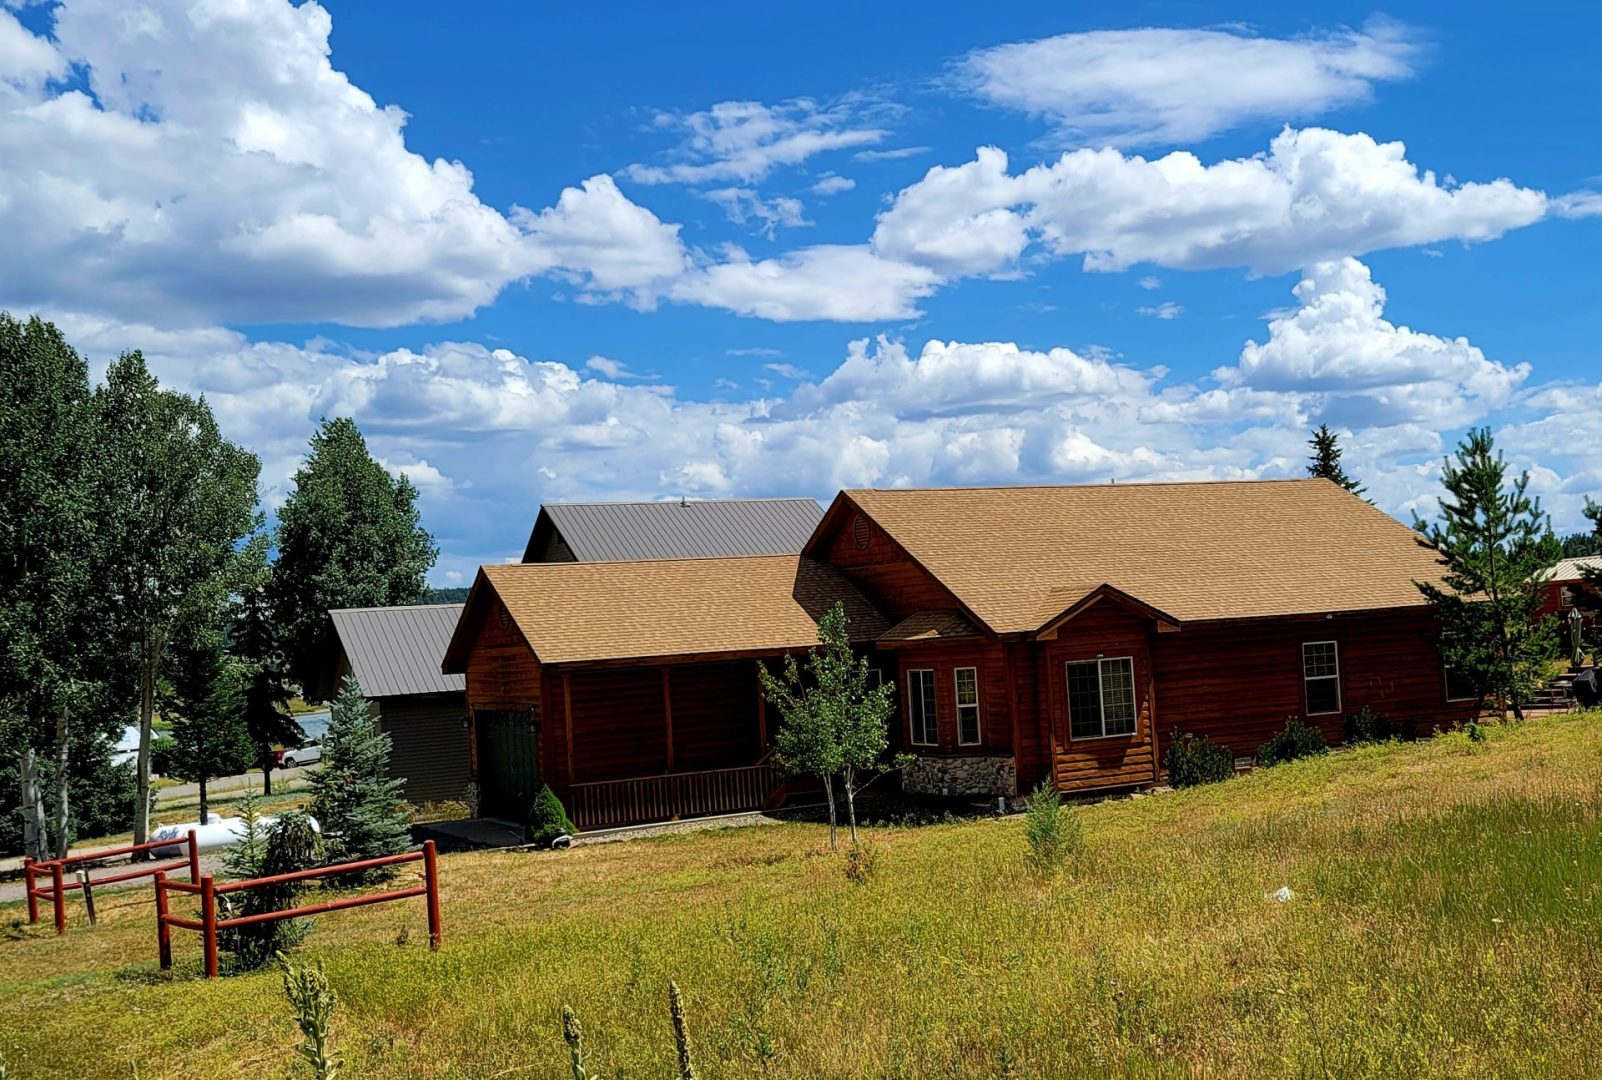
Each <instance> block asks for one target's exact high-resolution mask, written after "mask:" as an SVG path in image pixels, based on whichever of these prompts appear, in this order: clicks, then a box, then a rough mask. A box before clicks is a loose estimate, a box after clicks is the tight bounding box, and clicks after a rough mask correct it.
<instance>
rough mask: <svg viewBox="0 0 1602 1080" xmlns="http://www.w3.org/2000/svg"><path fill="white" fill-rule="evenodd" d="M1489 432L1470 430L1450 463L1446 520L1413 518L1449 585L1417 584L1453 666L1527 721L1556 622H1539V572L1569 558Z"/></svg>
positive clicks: (1525, 481) (1525, 479)
mask: <svg viewBox="0 0 1602 1080" xmlns="http://www.w3.org/2000/svg"><path fill="white" fill-rule="evenodd" d="M1507 473H1508V470H1507V462H1506V461H1505V460H1504V459H1503V457H1502V454H1501V453H1500V452H1498V451H1497V450H1496V449H1495V446H1494V444H1493V442H1492V439H1491V432H1490V429H1489V428H1480V429H1476V430H1474V431H1470V432H1469V433H1468V435H1467V436H1466V437H1465V438H1464V440H1463V441H1462V442H1460V443H1459V444H1458V447H1457V453H1456V454H1455V455H1453V457H1452V458H1449V459H1447V461H1446V463H1445V465H1444V467H1443V469H1442V471H1441V481H1442V483H1443V484H1444V485H1445V487H1446V495H1445V496H1444V497H1443V498H1442V499H1441V500H1440V505H1441V517H1440V520H1439V521H1437V522H1427V521H1424V520H1423V519H1422V518H1417V517H1415V519H1414V527H1415V528H1416V529H1417V530H1418V531H1419V534H1420V535H1419V543H1420V544H1422V545H1424V546H1425V547H1427V548H1430V549H1432V550H1433V551H1434V552H1435V553H1436V556H1437V561H1438V562H1439V563H1440V565H1441V567H1442V568H1443V571H1444V572H1443V575H1442V576H1443V580H1444V586H1445V587H1444V588H1443V587H1442V586H1440V585H1436V584H1434V583H1432V582H1419V583H1417V584H1418V588H1419V590H1420V591H1421V592H1422V593H1423V594H1424V596H1425V597H1426V598H1427V599H1428V600H1429V601H1430V603H1431V604H1432V605H1433V606H1434V608H1435V612H1436V615H1437V616H1438V617H1439V619H1440V623H1441V652H1442V655H1443V657H1444V659H1445V661H1446V663H1447V664H1448V665H1449V666H1450V667H1451V668H1452V669H1453V670H1454V671H1455V672H1456V673H1457V674H1458V675H1459V676H1460V677H1462V678H1464V679H1466V680H1467V681H1468V682H1469V683H1470V685H1472V686H1474V687H1475V688H1476V690H1477V692H1478V693H1479V694H1480V696H1481V699H1482V700H1483V699H1484V698H1485V697H1487V696H1491V697H1495V698H1496V699H1497V700H1498V701H1499V702H1506V703H1507V704H1508V705H1509V706H1511V708H1512V710H1513V715H1514V716H1515V717H1517V718H1519V719H1523V717H1524V710H1523V706H1524V703H1525V702H1527V701H1529V700H1530V698H1531V696H1532V695H1533V693H1534V691H1535V690H1536V688H1537V687H1539V686H1540V684H1541V682H1542V681H1543V679H1544V678H1545V673H1546V663H1547V661H1548V660H1549V659H1550V658H1551V657H1552V654H1553V650H1554V648H1555V643H1556V634H1555V626H1554V624H1553V620H1552V619H1551V618H1550V617H1547V618H1544V619H1537V618H1536V617H1535V616H1536V612H1537V611H1538V610H1539V609H1540V606H1541V572H1542V571H1543V570H1545V569H1547V568H1548V567H1549V566H1551V565H1552V564H1553V563H1554V562H1556V561H1557V560H1558V559H1559V558H1560V557H1561V555H1562V547H1561V545H1560V544H1559V543H1558V541H1557V539H1556V538H1555V537H1554V536H1553V535H1552V530H1551V525H1550V523H1549V522H1548V520H1547V517H1546V515H1545V514H1544V513H1542V512H1541V503H1540V500H1539V499H1537V498H1535V497H1533V496H1531V495H1530V494H1529V492H1528V490H1527V489H1528V487H1529V480H1530V478H1529V474H1528V473H1523V474H1520V475H1519V476H1518V477H1517V478H1516V479H1513V480H1512V481H1511V482H1510V481H1509V479H1508V474H1507Z"/></svg>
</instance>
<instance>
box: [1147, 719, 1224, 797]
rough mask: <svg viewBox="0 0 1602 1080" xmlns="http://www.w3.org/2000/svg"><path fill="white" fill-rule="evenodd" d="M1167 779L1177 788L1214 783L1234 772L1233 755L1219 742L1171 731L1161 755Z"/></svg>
mask: <svg viewBox="0 0 1602 1080" xmlns="http://www.w3.org/2000/svg"><path fill="white" fill-rule="evenodd" d="M1163 767H1164V768H1165V769H1167V770H1168V782H1169V783H1170V784H1172V785H1173V786H1174V787H1176V788H1187V787H1195V786H1196V785H1197V784H1216V783H1218V782H1219V781H1220V780H1228V779H1229V778H1230V777H1232V776H1234V775H1235V755H1234V752H1233V751H1231V750H1230V749H1229V747H1227V746H1224V745H1222V744H1221V743H1215V742H1208V741H1207V738H1206V737H1205V736H1202V735H1192V734H1191V733H1190V732H1188V731H1176V732H1174V737H1173V739H1172V740H1171V741H1170V742H1169V743H1168V752H1167V753H1165V754H1164V755H1163Z"/></svg>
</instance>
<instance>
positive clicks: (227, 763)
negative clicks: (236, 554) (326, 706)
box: [159, 626, 251, 822]
mask: <svg viewBox="0 0 1602 1080" xmlns="http://www.w3.org/2000/svg"><path fill="white" fill-rule="evenodd" d="M168 669H169V674H168V677H167V680H166V682H165V683H164V685H163V688H162V692H161V693H160V694H159V698H160V701H161V705H162V711H163V712H164V713H166V714H167V716H168V718H169V719H170V720H171V721H172V735H171V739H170V745H168V746H166V747H165V748H164V749H165V750H166V753H165V754H164V755H163V757H164V758H165V761H164V762H163V765H164V769H163V771H164V772H165V773H166V775H168V776H170V777H173V778H174V779H178V780H190V781H194V782H195V783H196V784H197V785H198V786H199V795H200V820H201V821H202V822H204V821H206V820H208V818H207V815H208V814H209V812H210V808H211V807H210V800H209V797H208V792H207V785H208V783H209V782H210V781H212V780H215V779H216V778H217V777H219V776H232V775H234V774H235V773H239V772H243V771H245V769H247V768H249V767H250V758H251V745H250V732H249V730H248V729H247V728H246V727H245V671H244V665H243V664H241V663H240V662H239V660H238V658H237V657H234V656H231V655H229V653H228V651H227V648H226V647H225V645H224V641H223V633H222V631H221V630H220V629H218V628H217V627H216V626H204V627H201V628H198V629H193V630H191V631H190V632H189V634H188V635H186V640H184V641H181V642H179V643H178V645H177V646H176V647H175V648H173V649H172V651H171V656H170V657H169V659H168Z"/></svg>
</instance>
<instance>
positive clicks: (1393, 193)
mask: <svg viewBox="0 0 1602 1080" xmlns="http://www.w3.org/2000/svg"><path fill="white" fill-rule="evenodd" d="M1550 209H1551V200H1549V199H1548V198H1547V196H1546V195H1545V194H1543V193H1542V192H1540V191H1536V190H1533V189H1530V188H1521V187H1519V186H1517V185H1516V184H1514V183H1512V182H1511V181H1509V180H1505V179H1497V180H1492V181H1489V182H1485V183H1465V184H1460V185H1449V184H1446V183H1443V182H1442V181H1441V180H1439V179H1438V178H1437V177H1436V175H1435V174H1434V173H1433V172H1430V171H1427V170H1425V171H1421V170H1420V169H1419V168H1418V166H1416V165H1414V164H1413V163H1412V162H1410V161H1408V160H1407V156H1406V149H1405V147H1404V146H1403V145H1402V144H1401V143H1399V142H1390V143H1381V142H1376V141H1375V140H1374V139H1373V138H1371V137H1369V136H1368V135H1364V134H1360V133H1359V134H1350V135H1348V134H1343V133H1341V132H1336V131H1328V130H1324V129H1321V128H1308V129H1304V130H1299V131H1298V130H1293V129H1289V128H1287V129H1286V130H1285V131H1283V132H1281V133H1280V134H1279V135H1278V136H1277V137H1276V138H1275V139H1274V140H1273V142H1272V143H1271V144H1270V145H1269V149H1268V152H1267V153H1266V154H1261V155H1258V156H1255V157H1249V158H1236V159H1229V160H1224V161H1219V162H1216V163H1214V164H1212V165H1207V164H1204V163H1203V162H1202V161H1201V160H1200V159H1199V158H1197V157H1196V156H1195V155H1194V154H1190V153H1186V152H1175V153H1172V154H1168V155H1166V156H1164V157H1161V158H1157V159H1155V160H1148V159H1146V158H1143V157H1139V156H1126V155H1124V154H1122V153H1120V152H1119V151H1117V150H1111V149H1106V150H1076V151H1072V152H1070V153H1067V154H1064V155H1063V156H1062V157H1061V158H1059V159H1058V160H1057V161H1055V162H1052V163H1050V164H1043V165H1038V166H1035V167H1034V168H1031V169H1028V170H1025V171H1024V172H1022V173H1019V174H1013V173H1010V172H1009V171H1008V162H1007V156H1006V154H1004V153H1003V152H1002V151H1000V150H997V149H995V148H993V147H986V148H981V149H980V150H979V151H978V152H977V154H976V155H975V158H974V160H973V161H971V162H968V163H967V164H964V165H959V166H955V167H936V168H934V169H931V170H930V171H929V173H928V175H927V176H925V177H924V178H923V179H922V180H920V181H918V182H917V183H915V184H913V185H911V186H910V187H908V188H906V189H905V190H903V191H902V192H901V193H900V194H899V195H898V196H897V197H896V199H895V202H894V203H893V204H892V205H891V207H890V208H889V209H888V210H886V211H885V212H884V213H882V214H881V215H880V216H879V221H878V226H877V228H876V230H875V232H874V236H873V245H874V248H875V250H876V251H878V252H880V253H881V254H884V255H886V256H887V257H890V258H895V259H900V260H902V261H905V262H911V263H917V264H920V265H925V266H929V267H932V268H935V269H938V270H940V271H941V272H942V273H946V274H985V273H994V272H997V271H999V270H1005V269H1007V268H1008V267H1009V266H1010V265H1011V264H1012V263H1014V262H1015V261H1016V260H1017V259H1018V257H1019V256H1020V254H1021V253H1022V252H1023V251H1024V249H1025V248H1026V247H1028V246H1029V245H1030V244H1032V243H1033V244H1038V245H1039V246H1041V247H1042V248H1044V250H1045V251H1046V252H1047V253H1049V254H1050V255H1053V256H1057V257H1067V256H1079V257H1081V258H1082V260H1083V263H1084V266H1085V269H1087V270H1104V271H1108V270H1123V269H1126V268H1128V267H1130V266H1134V265H1137V264H1141V263H1151V264H1155V265H1158V266H1163V267H1169V268H1173V269H1181V270H1201V269H1215V268H1221V267H1244V268H1246V269H1249V270H1252V271H1256V272H1259V273H1281V272H1284V271H1286V270H1292V269H1296V268H1298V267H1301V266H1307V265H1310V264H1312V263H1314V262H1318V261H1321V260H1325V259H1331V258H1339V257H1342V256H1346V255H1360V254H1363V253H1365V252H1369V251H1377V250H1381V249H1384V248H1396V247H1411V246H1415V245H1421V244H1429V243H1436V242H1439V241H1443V240H1449V239H1457V240H1461V241H1465V242H1468V241H1481V240H1491V239H1494V238H1496V237H1498V236H1501V235H1502V234H1503V233H1505V232H1507V231H1509V230H1511V229H1516V228H1520V227H1522V226H1525V225H1529V224H1530V223H1532V222H1534V221H1537V220H1539V219H1541V218H1542V217H1543V216H1545V215H1546V214H1547V213H1548V211H1549V210H1550Z"/></svg>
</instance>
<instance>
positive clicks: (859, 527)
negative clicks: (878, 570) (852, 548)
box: [851, 514, 873, 551]
mask: <svg viewBox="0 0 1602 1080" xmlns="http://www.w3.org/2000/svg"><path fill="white" fill-rule="evenodd" d="M851 539H853V540H855V541H856V542H857V547H858V548H861V549H862V550H864V551H866V550H867V547H868V541H869V540H871V539H873V532H872V527H871V526H870V525H869V524H868V519H867V517H866V516H865V515H863V514H858V515H857V516H856V520H854V521H852V522H851Z"/></svg>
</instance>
